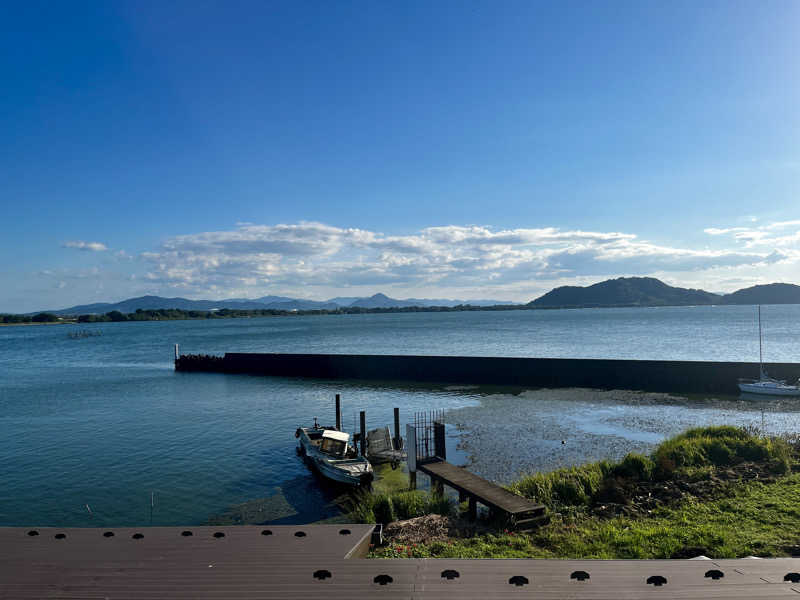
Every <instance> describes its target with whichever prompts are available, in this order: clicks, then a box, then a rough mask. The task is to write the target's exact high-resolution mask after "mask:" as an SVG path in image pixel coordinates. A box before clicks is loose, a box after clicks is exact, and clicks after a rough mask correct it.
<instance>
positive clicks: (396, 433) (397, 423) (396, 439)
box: [394, 406, 400, 450]
mask: <svg viewBox="0 0 800 600" xmlns="http://www.w3.org/2000/svg"><path fill="white" fill-rule="evenodd" d="M394 449H395V450H400V409H399V408H398V407H396V406H395V407H394Z"/></svg>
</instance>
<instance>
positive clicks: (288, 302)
mask: <svg viewBox="0 0 800 600" xmlns="http://www.w3.org/2000/svg"><path fill="white" fill-rule="evenodd" d="M461 304H469V305H471V306H498V305H505V306H510V305H513V304H515V303H514V302H509V301H505V300H445V299H420V298H408V299H406V300H398V299H395V298H390V297H389V296H386V295H385V294H380V293H379V294H375V295H374V296H369V297H363V298H362V297H338V298H331V299H330V300H325V301H319V300H305V299H298V298H289V297H286V296H263V297H262V298H254V299H248V298H229V299H227V300H188V299H186V298H162V297H161V296H141V297H139V298H129V299H128V300H123V301H122V302H115V303H109V302H100V303H97V304H83V305H80V306H72V307H70V308H63V309H61V310H51V311H46V312H51V313H54V314H57V315H86V314H104V313H108V312H111V311H114V310H118V311H119V312H121V313H132V312H136V310H137V309H140V308H141V309H142V310H147V309H160V308H165V309H166V308H178V309H181V310H204V311H205V310H214V309H221V308H232V309H239V310H263V309H277V310H287V311H292V310H336V309H339V308H351V307H353V308H356V307H358V308H367V309H369V308H407V307H412V306H419V307H423V308H424V307H430V306H445V307H453V306H458V305H461ZM702 304H800V286H797V285H792V284H789V283H770V284H768V285H756V286H753V287H749V288H745V289H742V290H738V291H736V292H733V293H731V294H712V293H711V292H705V291H703V290H694V289H687V288H680V287H672V286H669V285H667V284H666V283H664V282H663V281H660V280H658V279H655V278H653V277H620V278H618V279H609V280H607V281H602V282H600V283H595V284H594V285H590V286H586V287H579V286H563V287H557V288H555V289H553V290H551V291H549V292H547V293H546V294H544V295H543V296H541V297H539V298H537V299H536V300H532V301H531V302H529V303H528V304H527V305H525V306H527V307H529V308H589V307H612V306H694V305H702ZM520 307H521V308H522V305H521V306H520Z"/></svg>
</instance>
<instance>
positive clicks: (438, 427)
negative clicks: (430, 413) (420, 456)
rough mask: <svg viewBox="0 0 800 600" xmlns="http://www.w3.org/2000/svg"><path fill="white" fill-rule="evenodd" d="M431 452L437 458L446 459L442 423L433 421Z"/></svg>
mask: <svg viewBox="0 0 800 600" xmlns="http://www.w3.org/2000/svg"><path fill="white" fill-rule="evenodd" d="M433 453H434V455H435V456H436V457H437V458H441V459H442V460H447V448H446V447H445V437H444V423H440V422H439V421H434V423H433Z"/></svg>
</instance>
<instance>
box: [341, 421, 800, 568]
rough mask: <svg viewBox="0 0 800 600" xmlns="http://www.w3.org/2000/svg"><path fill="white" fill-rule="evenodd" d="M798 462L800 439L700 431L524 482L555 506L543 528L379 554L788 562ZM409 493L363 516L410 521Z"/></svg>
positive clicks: (798, 514)
mask: <svg viewBox="0 0 800 600" xmlns="http://www.w3.org/2000/svg"><path fill="white" fill-rule="evenodd" d="M797 459H798V453H797V444H796V443H795V440H792V439H784V438H768V437H764V436H761V435H758V433H757V432H754V431H746V430H743V429H739V428H735V427H709V428H698V429H692V430H689V431H687V432H685V433H683V434H681V435H679V436H676V437H674V438H671V439H669V440H666V441H665V442H663V443H662V444H660V445H659V446H658V447H657V448H656V450H655V451H654V452H653V453H652V454H651V455H649V456H643V455H636V454H629V455H628V456H626V457H625V458H624V459H623V460H621V461H619V462H611V461H601V462H597V463H591V464H587V465H583V466H581V467H575V468H568V469H559V470H557V471H554V472H552V473H536V474H531V475H528V476H525V477H522V478H520V479H519V480H518V481H516V482H514V483H513V484H511V485H510V486H509V489H510V490H512V491H514V492H515V493H517V494H520V495H522V496H525V497H528V498H531V499H532V500H535V501H537V502H540V503H542V504H545V505H546V506H547V507H548V510H549V513H550V515H551V522H550V523H549V524H548V525H545V526H543V527H541V528H540V529H538V530H536V531H533V532H529V533H514V532H509V531H505V530H503V529H495V530H494V531H488V532H485V533H483V534H479V535H473V536H470V537H456V536H454V537H450V538H448V539H445V540H440V541H436V542H433V543H428V544H426V543H422V544H415V545H403V544H396V543H392V541H391V540H390V543H389V544H388V545H387V546H386V547H383V548H377V549H375V551H374V552H373V556H375V557H398V556H414V557H449V558H481V557H487V558H488V557H494V558H522V557H541V558H688V557H691V556H697V555H699V554H705V555H707V556H711V557H714V558H733V557H741V556H748V555H756V556H788V555H791V554H793V553H796V552H798V551H800V474H792V473H791V471H792V468H793V466H794V465H795V463H796V461H797ZM408 493H409V492H393V493H389V494H388V495H387V494H386V493H384V494H382V495H381V500H380V501H379V502H380V503H381V508H380V509H379V512H378V513H376V512H375V505H374V504H373V506H372V514H371V515H370V514H369V513H366V514H361V515H360V517H361V518H362V519H368V517H370V516H374V517H376V519H377V520H379V521H380V520H385V519H386V518H388V517H390V516H392V515H391V514H390V513H388V512H387V511H386V504H388V503H391V506H392V509H394V510H395V513H394V517H395V518H401V517H399V516H398V514H397V513H398V511H397V510H396V508H395V506H396V503H395V499H394V495H393V494H408ZM387 496H388V499H387ZM406 504H407V502H406ZM406 504H404V503H403V501H402V500H401V501H400V502H399V505H400V506H401V507H403V506H405V505H406ZM430 506H438V505H435V504H431V505H430ZM452 508H453V507H452V506H451V510H452ZM419 510H422V508H421V507H420V509H419ZM419 510H417V511H416V512H419ZM380 511H384V512H380ZM400 512H402V511H400ZM411 512H414V511H405V512H404V513H403V514H411ZM434 512H436V511H434ZM438 512H445V511H443V510H440V511H438ZM354 515H355V513H354ZM356 516H358V515H356ZM378 517H380V518H378Z"/></svg>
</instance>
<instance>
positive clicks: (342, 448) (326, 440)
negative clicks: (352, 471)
mask: <svg viewBox="0 0 800 600" xmlns="http://www.w3.org/2000/svg"><path fill="white" fill-rule="evenodd" d="M349 440H350V434H349V433H345V432H344V431H333V430H331V429H326V430H325V431H323V432H322V443H321V444H320V445H319V450H320V452H324V453H325V454H328V455H330V456H336V457H339V458H344V457H345V454H346V453H347V445H348V444H347V442H348V441H349Z"/></svg>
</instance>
